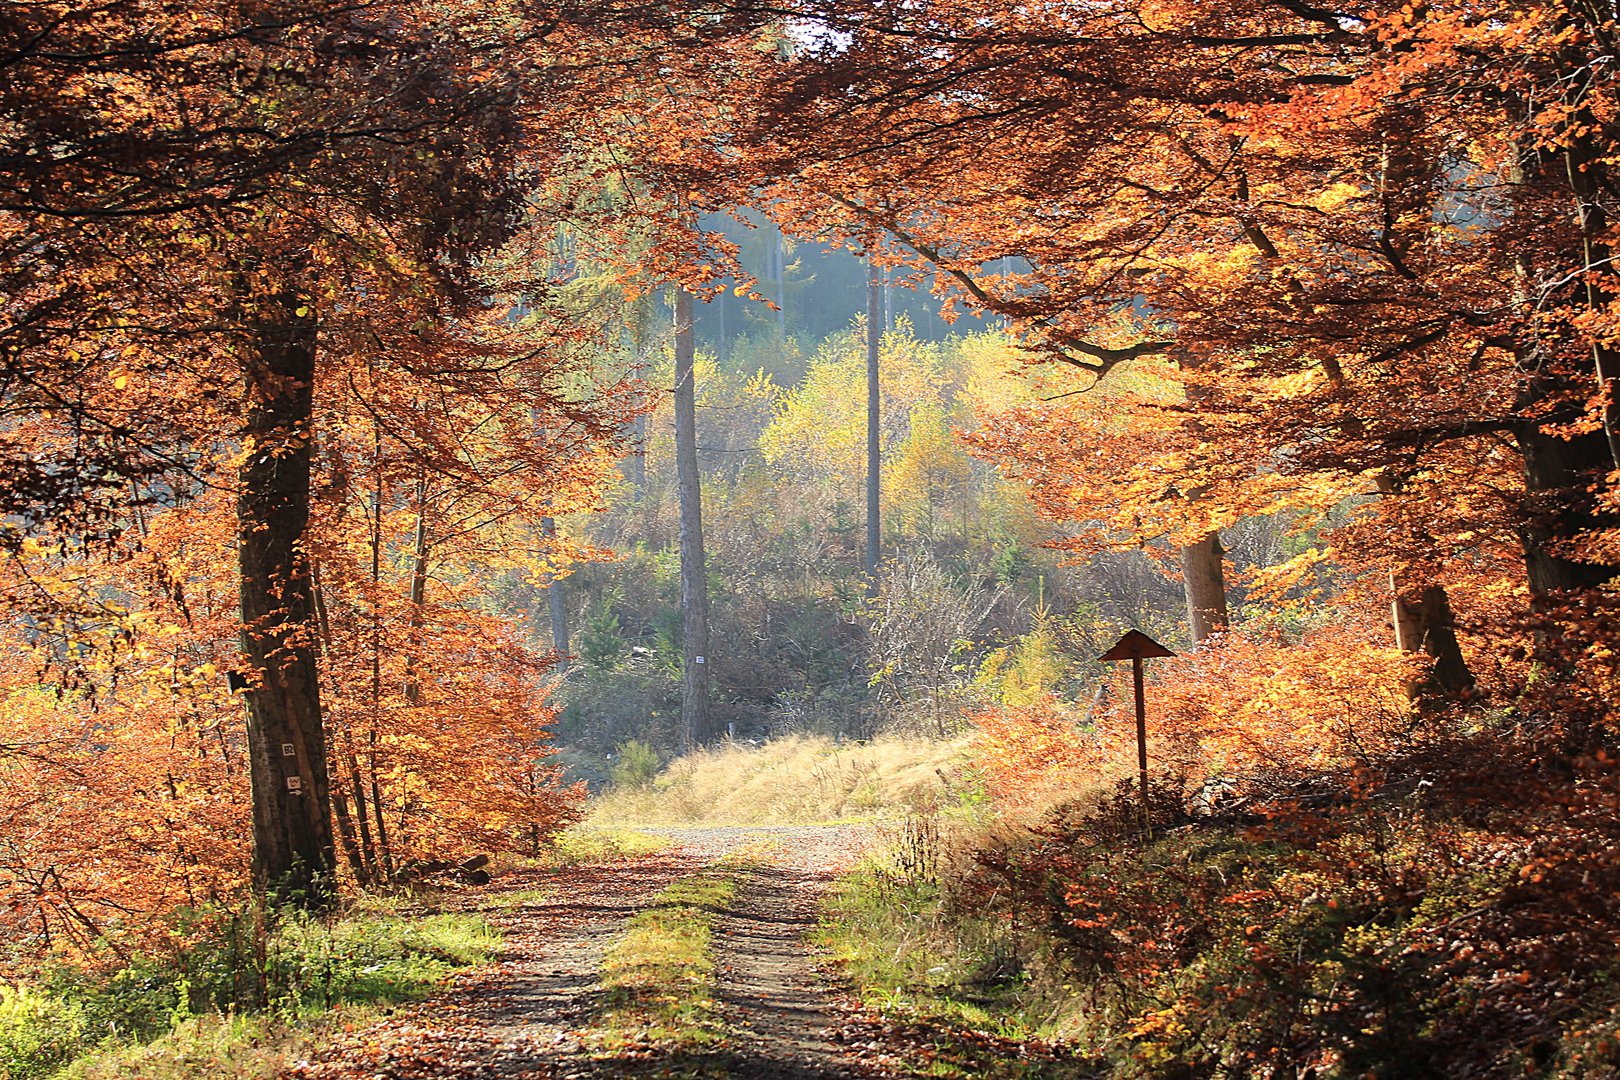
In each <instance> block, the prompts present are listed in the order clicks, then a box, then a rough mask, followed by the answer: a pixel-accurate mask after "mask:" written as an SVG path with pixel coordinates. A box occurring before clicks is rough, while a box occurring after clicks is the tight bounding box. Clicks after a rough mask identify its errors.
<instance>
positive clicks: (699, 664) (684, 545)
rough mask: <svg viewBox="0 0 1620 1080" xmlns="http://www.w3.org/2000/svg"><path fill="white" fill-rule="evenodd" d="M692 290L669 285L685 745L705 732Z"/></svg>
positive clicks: (704, 585)
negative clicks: (672, 312)
mask: <svg viewBox="0 0 1620 1080" xmlns="http://www.w3.org/2000/svg"><path fill="white" fill-rule="evenodd" d="M694 354H695V347H694V342H693V339H692V294H691V293H689V292H687V291H686V290H685V289H683V288H680V287H679V286H677V287H676V289H675V488H676V493H677V496H678V498H679V501H680V513H681V525H680V542H681V646H682V650H683V652H684V661H685V662H684V665H683V666H684V671H685V678H684V680H683V682H682V685H681V738H682V741H683V742H684V744H685V746H686V748H687V749H688V750H691V749H695V748H696V747H698V746H701V745H703V742H704V740H706V739H707V738H708V737H709V656H708V652H709V590H708V577H707V574H706V571H705V568H704V558H703V492H702V488H701V486H700V483H699V480H698V459H697V397H696V390H697V388H696V386H695V379H694V376H693V361H694V359H695V355H694Z"/></svg>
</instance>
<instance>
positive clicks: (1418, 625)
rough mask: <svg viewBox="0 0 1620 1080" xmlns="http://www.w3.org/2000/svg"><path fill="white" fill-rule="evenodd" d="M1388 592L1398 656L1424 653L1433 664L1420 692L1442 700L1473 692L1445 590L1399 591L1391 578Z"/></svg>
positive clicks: (1432, 587)
mask: <svg viewBox="0 0 1620 1080" xmlns="http://www.w3.org/2000/svg"><path fill="white" fill-rule="evenodd" d="M1390 589H1391V591H1392V592H1393V593H1394V600H1393V602H1392V604H1391V608H1392V614H1393V615H1394V622H1395V645H1396V647H1397V648H1399V649H1400V650H1401V651H1402V652H1409V653H1424V654H1425V655H1427V656H1429V657H1430V658H1431V659H1433V660H1434V669H1433V670H1432V671H1431V672H1430V674H1429V679H1428V682H1427V683H1426V684H1425V685H1424V687H1422V688H1421V689H1425V690H1429V691H1431V692H1433V693H1438V694H1441V695H1446V696H1450V695H1454V694H1459V693H1462V692H1463V691H1465V690H1471V689H1473V686H1474V674H1473V672H1471V671H1469V670H1468V662H1467V661H1466V660H1464V659H1463V654H1462V647H1461V646H1460V645H1459V644H1458V642H1457V628H1456V624H1455V620H1454V619H1453V617H1452V614H1451V600H1450V598H1449V597H1447V596H1446V590H1445V589H1444V588H1443V587H1442V586H1440V585H1434V584H1430V585H1425V586H1423V587H1422V588H1420V589H1411V588H1403V587H1402V583H1401V581H1400V580H1399V579H1398V578H1397V577H1396V576H1395V575H1393V574H1391V575H1390Z"/></svg>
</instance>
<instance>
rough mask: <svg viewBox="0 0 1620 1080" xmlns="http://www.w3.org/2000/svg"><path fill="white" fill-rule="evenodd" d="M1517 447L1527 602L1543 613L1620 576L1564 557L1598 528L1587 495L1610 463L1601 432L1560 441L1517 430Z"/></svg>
mask: <svg viewBox="0 0 1620 1080" xmlns="http://www.w3.org/2000/svg"><path fill="white" fill-rule="evenodd" d="M1518 441H1519V449H1520V450H1521V451H1523V453H1524V478H1525V489H1526V491H1525V508H1524V510H1525V512H1524V521H1523V524H1522V525H1521V526H1520V528H1519V533H1520V536H1521V538H1522V539H1523V540H1524V561H1525V568H1526V570H1527V571H1528V576H1529V581H1530V597H1531V601H1532V602H1533V604H1534V605H1535V606H1537V607H1541V608H1545V607H1547V606H1549V605H1551V604H1552V603H1554V602H1555V601H1556V600H1557V598H1558V597H1559V596H1560V594H1563V593H1568V592H1578V591H1583V590H1586V589H1592V588H1596V587H1597V586H1599V585H1601V584H1603V583H1604V582H1605V581H1608V580H1609V579H1610V578H1611V577H1613V576H1614V575H1615V574H1616V572H1617V571H1620V567H1615V566H1610V565H1607V564H1604V563H1591V562H1582V561H1579V560H1576V559H1572V558H1570V557H1569V555H1570V554H1571V552H1570V550H1569V548H1570V547H1571V545H1572V544H1574V543H1575V542H1576V541H1577V540H1578V538H1579V537H1580V536H1581V535H1582V534H1583V533H1585V532H1587V531H1589V530H1591V529H1595V528H1599V527H1601V525H1602V524H1603V523H1602V522H1601V521H1600V520H1599V518H1598V515H1597V513H1596V508H1595V506H1594V505H1593V499H1592V493H1591V492H1590V491H1589V490H1588V489H1589V488H1590V486H1591V485H1592V484H1593V483H1594V482H1595V481H1596V480H1598V479H1599V478H1600V477H1602V476H1603V475H1604V474H1605V473H1607V472H1608V471H1609V470H1610V469H1611V468H1612V467H1613V459H1612V458H1611V457H1610V454H1609V441H1608V438H1607V437H1606V436H1605V435H1604V433H1603V432H1601V431H1598V432H1592V433H1589V434H1585V435H1577V436H1576V437H1574V438H1572V439H1563V438H1559V437H1558V436H1556V435H1549V434H1547V433H1546V432H1544V431H1542V430H1541V423H1540V422H1536V423H1531V424H1526V425H1524V426H1523V427H1522V428H1520V430H1519V432H1518Z"/></svg>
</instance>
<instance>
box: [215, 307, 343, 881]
mask: <svg viewBox="0 0 1620 1080" xmlns="http://www.w3.org/2000/svg"><path fill="white" fill-rule="evenodd" d="M251 303H252V306H251V308H250V309H249V310H248V313H247V324H248V326H247V329H248V331H249V338H250V340H249V341H248V343H247V346H246V348H245V349H244V350H243V375H244V378H245V381H246V387H247V398H248V403H247V416H246V423H245V428H244V435H245V441H246V443H247V446H246V449H247V454H246V459H245V460H244V461H243V463H242V466H241V471H240V474H239V476H238V482H239V493H238V496H237V504H236V510H237V557H238V563H239V565H240V569H241V575H242V581H241V603H242V655H243V660H244V664H245V667H246V669H247V672H248V675H249V680H250V685H249V687H248V689H247V692H246V698H247V736H248V761H249V768H250V770H251V777H252V795H253V876H254V882H255V884H256V885H257V887H258V888H260V889H261V890H263V891H264V892H265V894H266V895H267V896H268V897H270V898H272V899H273V900H274V901H275V902H278V903H290V904H295V905H297V906H300V907H305V908H320V907H323V906H325V905H326V903H327V902H328V901H329V900H330V899H331V896H332V893H333V870H334V864H335V854H334V850H333V842H332V825H331V800H330V795H329V791H328V783H327V772H326V742H325V738H324V735H323V733H322V729H321V696H320V686H319V682H318V679H317V674H316V651H317V649H318V637H317V629H316V621H315V604H314V597H313V588H312V582H311V577H310V562H309V553H308V551H307V550H306V549H305V546H304V545H305V534H306V531H307V529H308V526H309V511H310V460H311V439H310V422H311V416H312V400H313V389H314V380H315V319H314V316H313V314H312V313H311V312H310V309H309V308H308V307H307V306H305V305H303V304H302V303H301V302H300V301H299V298H298V297H297V296H296V295H295V294H294V293H292V292H291V291H290V290H289V291H286V292H282V293H278V294H275V295H270V296H264V297H258V298H255V299H254V300H253V301H252V302H251Z"/></svg>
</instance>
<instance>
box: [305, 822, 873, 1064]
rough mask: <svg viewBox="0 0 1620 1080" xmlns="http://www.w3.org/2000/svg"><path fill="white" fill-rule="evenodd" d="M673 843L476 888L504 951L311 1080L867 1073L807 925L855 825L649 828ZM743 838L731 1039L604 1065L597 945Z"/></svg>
mask: <svg viewBox="0 0 1620 1080" xmlns="http://www.w3.org/2000/svg"><path fill="white" fill-rule="evenodd" d="M647 831H648V832H653V833H656V834H658V835H662V836H666V837H668V838H669V839H670V840H671V841H672V847H671V848H670V849H669V850H667V851H663V852H660V853H658V854H656V855H651V856H644V857H639V858H634V859H626V860H621V861H618V862H613V863H607V864H603V865H598V866H587V867H581V868H575V869H571V870H568V871H564V872H552V873H539V872H526V873H514V874H508V875H503V876H502V877H501V878H500V879H498V880H497V883H496V884H495V885H494V886H491V887H490V888H489V889H487V890H483V891H481V892H478V893H472V894H468V896H469V900H468V904H467V907H468V909H469V910H481V911H483V912H485V914H487V915H488V916H489V917H490V918H491V920H492V921H494V922H496V923H497V924H498V925H499V926H500V927H501V929H502V931H503V933H504V935H505V943H504V947H503V950H502V955H501V956H500V958H499V959H498V961H497V962H496V963H493V964H489V965H485V966H483V967H480V968H477V969H475V970H473V971H471V972H468V973H466V974H464V975H463V976H461V977H460V978H458V979H456V980H455V982H454V983H453V984H452V985H451V986H450V987H449V988H448V989H447V990H446V992H445V993H443V994H442V995H438V996H436V997H434V998H432V999H430V1000H428V1001H425V1002H422V1003H420V1004H417V1005H413V1006H408V1007H405V1008H401V1009H399V1010H397V1011H396V1012H395V1013H394V1015H392V1016H390V1017H388V1018H387V1019H386V1020H385V1021H383V1022H382V1023H379V1024H375V1025H372V1026H369V1027H366V1028H364V1029H362V1030H359V1031H356V1032H353V1033H350V1034H349V1035H347V1036H345V1037H344V1039H343V1040H342V1041H341V1042H339V1043H336V1044H334V1045H332V1046H330V1047H328V1048H327V1050H326V1051H325V1052H324V1053H323V1054H322V1055H321V1059H320V1060H319V1061H317V1062H312V1063H305V1064H303V1065H300V1066H299V1067H297V1068H295V1069H294V1070H293V1071H292V1072H291V1073H289V1074H288V1075H289V1076H293V1077H299V1078H304V1080H358V1078H366V1080H395V1078H398V1080H408V1078H429V1077H431V1078H457V1080H461V1078H466V1080H473V1078H477V1080H486V1078H511V1077H532V1078H536V1080H552V1078H567V1080H574V1078H587V1077H588V1078H597V1077H613V1076H628V1075H635V1074H639V1075H698V1076H708V1077H722V1076H737V1077H750V1078H752V1077H785V1078H788V1080H810V1078H813V1077H828V1078H837V1080H844V1078H848V1077H854V1076H860V1075H869V1073H862V1072H860V1071H859V1070H857V1068H856V1066H855V1065H854V1063H853V1060H852V1059H849V1058H848V1057H847V1055H846V1054H845V1052H844V1051H843V1050H842V1049H841V1048H840V1047H839V1046H838V1044H837V1043H835V1042H834V1041H833V1039H832V1038H831V1037H830V1036H829V1034H828V1029H829V1028H830V1027H833V1026H835V1025H836V1023H837V1021H838V1019H839V1013H838V1010H837V1009H836V1007H835V1004H834V999H833V995H832V993H831V991H830V990H829V989H828V988H827V987H826V985H825V984H824V983H823V982H822V980H821V979H820V978H819V976H818V975H817V973H816V971H815V968H814V966H813V964H812V961H811V957H810V954H809V952H808V950H807V948H806V946H805V944H804V941H803V935H804V933H805V932H806V931H807V930H809V929H810V928H811V927H813V926H814V925H815V917H816V903H817V899H818V898H819V896H820V895H821V892H822V891H823V890H824V889H825V888H826V886H827V884H828V883H829V882H830V881H831V879H832V877H833V875H834V874H835V873H836V872H837V870H838V869H840V868H841V867H843V866H846V865H848V864H850V863H851V862H852V861H853V860H854V859H855V858H857V857H858V855H859V852H860V850H861V849H862V847H863V846H864V843H865V839H866V831H865V830H864V829H862V828H860V827H858V826H780V827H768V828H740V827H738V828H716V829H663V830H647ZM741 848H747V849H748V850H749V853H750V854H757V855H758V857H759V859H760V864H759V866H758V867H757V868H756V869H752V870H750V871H748V872H747V873H746V875H745V877H744V880H743V882H742V884H741V887H740V888H739V889H738V892H737V896H736V899H735V901H734V902H733V904H732V905H731V907H730V909H729V910H727V911H726V912H724V913H723V914H722V915H721V917H720V919H719V921H718V922H717V924H716V966H717V969H718V970H719V972H720V979H719V982H720V994H719V999H720V1002H721V1006H722V1013H723V1016H724V1018H725V1020H726V1022H727V1024H728V1026H729V1027H730V1028H731V1029H732V1030H733V1031H735V1032H736V1037H735V1039H734V1040H732V1042H731V1043H730V1044H729V1045H728V1046H727V1047H726V1048H725V1050H724V1051H722V1052H720V1053H717V1054H714V1055H707V1056H705V1057H704V1058H701V1059H697V1060H683V1061H680V1062H672V1061H659V1060H658V1059H656V1058H650V1059H649V1058H647V1057H645V1056H643V1057H640V1058H638V1059H634V1060H631V1059H621V1060H602V1059H595V1058H592V1057H590V1056H589V1055H588V1054H587V1053H586V1052H585V1049H584V1047H583V1045H582V1041H581V1038H580V1035H581V1033H582V1031H583V1030H584V1029H586V1028H587V1027H588V1026H589V1024H590V1022H591V1017H592V1016H593V1014H594V1013H595V1011H596V995H597V973H598V969H599V967H600V964H601V960H602V955H603V952H604V950H605V949H606V948H607V946H608V945H609V944H610V943H611V942H612V941H613V939H614V938H615V937H616V936H617V935H618V934H619V933H620V932H622V930H623V928H624V924H625V921H626V920H627V919H628V918H629V917H630V916H631V915H633V914H634V913H635V912H636V911H638V910H640V909H641V908H643V907H645V906H646V905H647V903H648V902H649V901H650V900H651V899H652V897H653V896H655V895H656V894H657V893H658V891H659V890H661V889H662V888H663V887H664V886H666V885H667V884H669V882H670V881H672V880H673V879H675V878H676V877H678V876H680V875H682V874H687V873H691V872H693V871H695V870H698V869H700V868H702V867H703V866H706V865H708V864H710V863H712V862H714V861H716V860H718V859H721V858H724V857H725V856H726V855H728V854H730V853H732V852H735V851H737V850H739V849H741Z"/></svg>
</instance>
